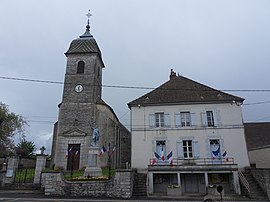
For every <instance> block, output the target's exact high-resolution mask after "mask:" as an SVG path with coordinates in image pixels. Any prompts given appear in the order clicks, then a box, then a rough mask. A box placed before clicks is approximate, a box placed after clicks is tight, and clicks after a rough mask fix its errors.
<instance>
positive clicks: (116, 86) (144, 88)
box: [0, 76, 270, 92]
mask: <svg viewBox="0 0 270 202" xmlns="http://www.w3.org/2000/svg"><path fill="white" fill-rule="evenodd" d="M0 79H8V80H16V81H27V82H37V83H49V84H61V85H63V84H72V83H65V82H60V81H48V80H39V79H25V78H16V77H6V76H0ZM93 86H94V85H93ZM102 86H103V87H107V88H122V89H140V90H153V89H155V88H153V87H143V86H124V85H102ZM164 90H179V89H164ZM182 90H188V91H196V89H182ZM199 91H202V90H199ZM205 91H208V90H205ZM220 91H227V92H270V89H224V90H220Z"/></svg>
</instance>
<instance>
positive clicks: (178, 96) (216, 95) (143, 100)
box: [128, 72, 244, 108]
mask: <svg viewBox="0 0 270 202" xmlns="http://www.w3.org/2000/svg"><path fill="white" fill-rule="evenodd" d="M233 101H235V102H241V103H242V102H243V101H244V99H243V98H241V97H237V96H234V95H230V94H228V93H224V92H222V91H219V90H216V89H213V88H211V87H208V86H206V85H204V84H201V83H198V82H196V81H193V80H191V79H188V78H186V77H184V76H176V74H175V73H174V72H171V75H170V80H169V81H167V82H165V83H164V84H162V85H161V86H159V87H158V88H156V89H154V90H153V91H151V92H149V93H147V94H145V95H143V96H141V97H139V98H138V99H135V100H133V101H131V102H130V103H128V106H129V108H130V107H132V106H137V105H141V106H147V105H170V104H192V103H193V104H195V103H198V104H199V103H226V102H233Z"/></svg>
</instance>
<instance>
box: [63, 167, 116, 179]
mask: <svg viewBox="0 0 270 202" xmlns="http://www.w3.org/2000/svg"><path fill="white" fill-rule="evenodd" d="M83 174H84V170H74V171H73V174H72V178H78V177H83ZM114 175H115V170H114V169H111V176H114ZM102 176H104V177H109V168H107V167H106V168H102ZM64 178H65V179H71V172H70V171H67V172H65V173H64Z"/></svg>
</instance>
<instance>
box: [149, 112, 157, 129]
mask: <svg viewBox="0 0 270 202" xmlns="http://www.w3.org/2000/svg"><path fill="white" fill-rule="evenodd" d="M155 125H156V124H155V114H149V126H150V127H151V128H154V127H155Z"/></svg>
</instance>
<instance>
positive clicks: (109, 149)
mask: <svg viewBox="0 0 270 202" xmlns="http://www.w3.org/2000/svg"><path fill="white" fill-rule="evenodd" d="M110 147H111V146H110V143H109V145H108V149H107V152H108V155H109V156H110V155H111V154H110V151H111V148H110Z"/></svg>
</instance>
